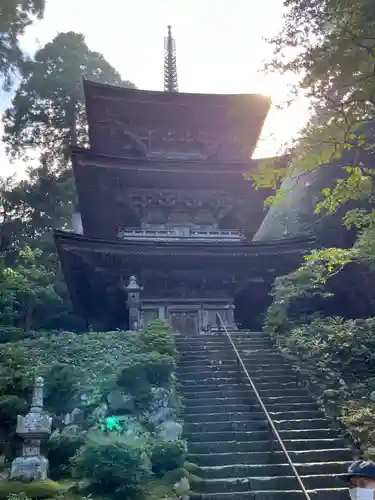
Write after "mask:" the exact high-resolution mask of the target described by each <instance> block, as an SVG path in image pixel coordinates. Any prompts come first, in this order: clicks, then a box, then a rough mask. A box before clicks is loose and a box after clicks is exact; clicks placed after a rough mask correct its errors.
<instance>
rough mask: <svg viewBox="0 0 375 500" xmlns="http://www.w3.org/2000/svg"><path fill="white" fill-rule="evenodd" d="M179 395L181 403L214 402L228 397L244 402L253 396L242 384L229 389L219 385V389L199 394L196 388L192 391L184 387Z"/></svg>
mask: <svg viewBox="0 0 375 500" xmlns="http://www.w3.org/2000/svg"><path fill="white" fill-rule="evenodd" d="M215 387H216V386H215ZM238 387H240V388H238ZM180 392H181V391H180ZM181 395H182V398H183V401H202V400H203V399H204V400H205V401H209V400H213V401H215V400H216V399H218V398H219V399H220V398H224V399H225V398H226V397H230V396H232V397H234V398H246V401H248V400H249V398H250V397H252V396H253V395H252V392H251V390H250V389H249V388H248V387H244V386H243V385H242V384H241V385H240V386H238V384H235V385H233V386H229V387H228V386H227V385H225V386H222V385H220V386H219V389H217V390H215V389H213V390H212V391H207V390H202V391H199V393H197V390H196V387H194V388H193V390H190V389H189V388H186V387H185V388H184V390H183V391H182V394H181Z"/></svg>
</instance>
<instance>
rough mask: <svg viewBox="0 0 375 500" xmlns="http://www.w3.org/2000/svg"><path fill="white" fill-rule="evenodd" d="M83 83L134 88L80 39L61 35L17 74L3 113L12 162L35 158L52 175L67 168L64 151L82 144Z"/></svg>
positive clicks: (83, 121) (74, 36)
mask: <svg viewBox="0 0 375 500" xmlns="http://www.w3.org/2000/svg"><path fill="white" fill-rule="evenodd" d="M83 79H88V80H93V81H97V82H101V83H108V84H112V85H120V86H127V87H129V86H130V87H134V85H133V84H131V83H130V82H126V81H123V80H122V78H121V76H120V74H119V73H118V72H117V71H116V70H115V69H114V68H113V67H112V66H111V65H110V64H109V63H108V62H107V61H106V60H105V59H104V57H103V56H102V55H101V54H99V53H98V52H93V51H91V50H90V49H89V48H88V47H87V45H86V43H85V39H84V37H83V35H81V34H77V33H73V32H69V33H60V34H58V35H57V36H56V38H55V39H54V40H53V41H52V42H50V43H48V44H47V45H46V46H45V47H43V48H42V49H41V50H39V51H38V52H37V53H36V55H35V58H34V59H33V60H31V61H27V62H26V63H25V64H24V65H23V68H22V82H21V85H20V87H19V88H18V90H17V92H16V94H15V96H14V98H13V101H12V104H11V106H10V108H9V109H8V110H7V111H6V112H5V117H4V123H5V136H4V140H5V143H6V144H7V149H8V152H9V153H10V154H11V155H12V156H13V157H21V158H24V159H27V158H28V155H29V154H30V152H31V153H34V155H35V153H36V154H37V156H39V157H40V158H41V159H42V162H44V164H47V165H48V167H49V168H50V169H51V168H53V167H55V168H56V166H57V167H58V168H61V167H62V166H66V165H67V164H68V161H69V147H70V146H71V145H84V144H86V143H87V124H86V117H85V109H84V95H83V86H82V82H83Z"/></svg>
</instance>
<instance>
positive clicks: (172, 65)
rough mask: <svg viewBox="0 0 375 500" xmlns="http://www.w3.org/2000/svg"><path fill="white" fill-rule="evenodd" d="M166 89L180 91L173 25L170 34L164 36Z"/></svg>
mask: <svg viewBox="0 0 375 500" xmlns="http://www.w3.org/2000/svg"><path fill="white" fill-rule="evenodd" d="M164 90H165V92H178V78H177V59H176V43H175V41H174V38H173V37H172V26H171V25H169V26H168V36H166V37H165V38H164Z"/></svg>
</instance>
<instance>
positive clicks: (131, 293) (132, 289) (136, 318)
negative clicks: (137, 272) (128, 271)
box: [125, 276, 143, 332]
mask: <svg viewBox="0 0 375 500" xmlns="http://www.w3.org/2000/svg"><path fill="white" fill-rule="evenodd" d="M125 290H126V293H127V294H128V309H129V329H130V330H132V331H133V332H136V331H138V330H139V329H140V327H141V298H140V292H141V291H142V290H143V287H141V286H139V285H138V283H137V279H136V277H135V276H130V278H129V284H128V286H126V287H125Z"/></svg>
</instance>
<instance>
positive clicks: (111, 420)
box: [105, 417, 121, 431]
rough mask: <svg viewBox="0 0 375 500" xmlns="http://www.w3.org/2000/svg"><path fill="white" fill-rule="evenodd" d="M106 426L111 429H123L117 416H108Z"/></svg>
mask: <svg viewBox="0 0 375 500" xmlns="http://www.w3.org/2000/svg"><path fill="white" fill-rule="evenodd" d="M105 426H106V428H107V429H108V430H109V431H120V430H121V423H120V421H119V419H118V418H117V417H107V418H106V419H105Z"/></svg>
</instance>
